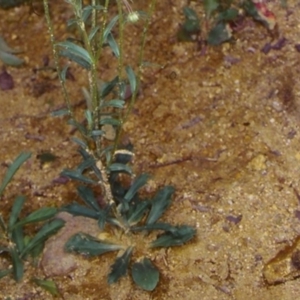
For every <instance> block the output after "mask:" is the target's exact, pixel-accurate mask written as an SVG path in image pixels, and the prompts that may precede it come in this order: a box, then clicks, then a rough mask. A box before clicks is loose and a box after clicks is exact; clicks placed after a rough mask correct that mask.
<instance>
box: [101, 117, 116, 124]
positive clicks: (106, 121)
mask: <svg viewBox="0 0 300 300" xmlns="http://www.w3.org/2000/svg"><path fill="white" fill-rule="evenodd" d="M105 124H109V125H113V126H119V125H120V124H121V123H120V121H119V120H117V119H114V118H110V117H107V118H102V119H101V120H100V125H105Z"/></svg>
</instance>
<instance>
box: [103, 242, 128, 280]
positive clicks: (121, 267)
mask: <svg viewBox="0 0 300 300" xmlns="http://www.w3.org/2000/svg"><path fill="white" fill-rule="evenodd" d="M132 249H133V248H132V247H129V248H127V249H126V251H125V252H124V253H123V254H122V255H121V256H120V257H117V258H116V261H115V262H114V264H113V265H112V266H111V272H110V273H109V275H108V280H107V281H108V283H109V284H112V283H115V282H117V281H118V280H119V279H120V278H121V277H122V276H125V275H126V274H127V269H128V265H129V262H130V258H131V254H132Z"/></svg>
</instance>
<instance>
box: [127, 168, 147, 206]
mask: <svg viewBox="0 0 300 300" xmlns="http://www.w3.org/2000/svg"><path fill="white" fill-rule="evenodd" d="M149 178H150V176H149V175H148V174H142V175H140V176H139V177H137V178H136V179H135V180H134V182H133V183H132V185H131V186H130V188H129V190H128V191H127V193H126V195H125V196H124V200H125V201H126V202H130V201H131V200H132V199H133V197H134V196H135V194H136V193H137V192H138V190H139V189H141V188H142V187H143V186H144V185H145V184H146V183H147V181H148V179H149Z"/></svg>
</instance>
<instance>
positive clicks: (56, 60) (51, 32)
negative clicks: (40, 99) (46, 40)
mask: <svg viewBox="0 0 300 300" xmlns="http://www.w3.org/2000/svg"><path fill="white" fill-rule="evenodd" d="M43 2H44V10H45V17H46V21H47V26H48V31H49V35H50V42H51V46H52V51H53V57H54V63H55V68H56V72H57V75H58V78H59V82H60V85H61V87H62V90H63V96H64V99H65V103H66V104H67V108H68V112H69V115H70V117H71V119H74V113H73V108H72V105H71V102H70V98H69V94H68V91H67V88H66V85H65V81H64V80H63V78H62V76H61V70H60V67H59V55H58V52H57V50H56V45H55V38H54V30H53V25H52V22H51V17H50V11H49V3H48V0H43Z"/></svg>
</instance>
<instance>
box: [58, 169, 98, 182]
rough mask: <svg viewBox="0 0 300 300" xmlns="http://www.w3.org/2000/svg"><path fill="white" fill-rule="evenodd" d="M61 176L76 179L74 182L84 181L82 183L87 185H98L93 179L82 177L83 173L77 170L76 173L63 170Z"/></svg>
mask: <svg viewBox="0 0 300 300" xmlns="http://www.w3.org/2000/svg"><path fill="white" fill-rule="evenodd" d="M61 175H62V176H66V177H69V178H71V179H74V180H79V181H82V182H85V183H96V181H94V180H93V179H90V178H88V177H86V176H84V175H82V174H81V172H79V171H77V170H76V171H73V170H63V171H62V172H61Z"/></svg>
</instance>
